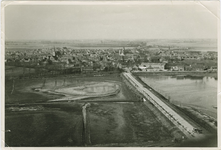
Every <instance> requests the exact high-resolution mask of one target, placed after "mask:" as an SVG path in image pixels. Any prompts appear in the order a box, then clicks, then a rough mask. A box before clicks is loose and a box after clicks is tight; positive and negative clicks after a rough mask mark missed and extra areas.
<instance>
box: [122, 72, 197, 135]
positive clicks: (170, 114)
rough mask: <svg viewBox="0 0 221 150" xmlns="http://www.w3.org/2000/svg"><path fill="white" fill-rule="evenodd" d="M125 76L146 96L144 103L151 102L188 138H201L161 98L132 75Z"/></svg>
mask: <svg viewBox="0 0 221 150" xmlns="http://www.w3.org/2000/svg"><path fill="white" fill-rule="evenodd" d="M123 76H124V77H125V78H126V79H127V80H128V81H129V82H130V83H131V84H132V85H133V86H134V87H136V89H137V90H138V91H139V92H140V93H141V94H142V95H143V96H144V101H145V100H148V101H149V102H151V103H152V104H153V105H154V106H155V107H156V108H157V109H158V110H159V111H160V112H162V113H163V114H164V115H165V116H166V117H167V118H168V119H169V120H170V121H171V122H172V123H173V124H174V125H175V126H176V127H178V128H179V129H180V130H181V131H182V132H183V133H184V134H185V135H186V137H187V138H193V137H196V136H199V134H197V133H196V132H195V131H194V129H195V128H194V127H193V126H192V125H191V124H190V123H189V122H187V121H186V120H185V119H184V118H183V117H181V116H180V115H179V114H178V113H177V112H175V111H174V110H173V109H171V108H170V107H169V106H168V105H167V104H165V103H164V102H163V101H162V100H161V99H160V98H158V97H157V96H155V95H154V94H153V93H152V92H151V91H150V90H148V89H147V88H145V87H144V86H143V85H142V84H141V83H140V82H138V81H137V80H136V79H135V78H134V77H133V76H132V74H131V73H123Z"/></svg>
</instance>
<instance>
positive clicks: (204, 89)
mask: <svg viewBox="0 0 221 150" xmlns="http://www.w3.org/2000/svg"><path fill="white" fill-rule="evenodd" d="M140 78H141V80H143V81H144V82H145V83H146V84H148V85H150V86H151V87H152V88H154V89H155V90H156V91H158V92H160V93H161V94H162V95H164V96H165V97H166V98H169V99H170V101H171V102H173V103H175V104H178V105H186V106H192V107H195V108H198V109H199V110H201V111H202V112H204V113H206V114H208V115H210V116H212V117H215V118H216V117H217V114H216V113H217V109H216V108H215V107H217V80H215V79H214V78H211V77H204V78H203V79H191V78H184V79H177V78H173V77H171V76H156V75H155V76H150V75H148V76H144V75H142V76H140Z"/></svg>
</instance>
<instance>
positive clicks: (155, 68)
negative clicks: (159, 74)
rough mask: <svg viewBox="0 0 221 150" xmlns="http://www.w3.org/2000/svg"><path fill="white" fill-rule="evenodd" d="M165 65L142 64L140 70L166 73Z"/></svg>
mask: <svg viewBox="0 0 221 150" xmlns="http://www.w3.org/2000/svg"><path fill="white" fill-rule="evenodd" d="M164 67H165V64H164V63H141V65H139V67H138V68H139V70H142V71H148V72H149V71H150V72H151V71H164V70H165V69H164Z"/></svg>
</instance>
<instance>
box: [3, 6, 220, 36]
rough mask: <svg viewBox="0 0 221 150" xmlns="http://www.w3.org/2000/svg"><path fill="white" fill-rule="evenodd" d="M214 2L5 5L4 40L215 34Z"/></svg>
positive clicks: (215, 10)
mask: <svg viewBox="0 0 221 150" xmlns="http://www.w3.org/2000/svg"><path fill="white" fill-rule="evenodd" d="M217 6H218V5H217V3H212V2H211V3H203V4H202V3H187V4H185V3H182V5H181V4H179V3H178V4H173V3H168V4H167V5H164V4H148V5H147V4H146V3H145V4H142V3H138V4H136V5H134V4H130V3H129V4H127V3H125V4H121V5H111V4H105V5H96V4H95V5H82V4H78V5H76V4H74V5H8V6H6V7H5V39H6V40H76V39H190V38H192V39H198V38H204V39H205V38H217V32H218V29H217V23H218V22H217V21H218V19H217V15H218V13H217V10H218V8H217Z"/></svg>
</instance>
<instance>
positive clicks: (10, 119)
mask: <svg viewBox="0 0 221 150" xmlns="http://www.w3.org/2000/svg"><path fill="white" fill-rule="evenodd" d="M14 82H15V83H14V86H15V89H14V91H13V93H11V90H12V81H11V80H7V81H6V113H5V114H6V124H5V127H6V130H7V131H10V132H6V137H5V138H6V140H5V141H6V144H7V145H9V146H80V147H81V146H92V147H93V146H172V145H174V144H176V143H174V137H175V136H174V134H173V130H171V129H173V128H174V125H172V124H165V120H164V119H163V117H156V113H153V111H154V110H153V109H150V108H149V107H147V106H146V105H145V104H144V103H142V102H140V99H139V97H138V96H137V95H136V94H135V93H134V92H133V91H132V90H131V89H129V88H128V87H127V86H126V84H125V83H124V82H122V80H121V78H120V76H119V74H112V75H108V76H103V77H87V78H84V77H82V78H79V77H78V78H76V77H69V78H68V77H62V76H61V77H60V78H58V77H57V78H47V79H32V80H31V79H27V80H15V81H14ZM106 82H107V83H109V84H107V85H108V86H110V85H111V86H112V87H115V88H119V92H118V93H115V94H114V95H110V96H104V97H99V96H98V97H94V98H89V99H85V100H78V101H69V102H65V101H60V102H50V101H49V100H52V99H57V98H64V97H65V95H61V93H59V94H58V93H48V92H39V91H36V90H35V88H40V89H50V90H55V89H60V88H64V89H65V88H70V87H75V88H77V87H78V88H79V87H81V86H83V85H87V84H88V83H93V84H88V85H87V86H89V85H102V86H103V87H102V88H101V89H102V90H104V91H106V92H108V89H109V88H108V87H106V88H105V85H106V84H104V83H106ZM99 83H102V84H99ZM113 83H114V84H113ZM115 84H116V85H117V86H116V85H115ZM99 88H100V87H99ZM99 88H98V89H97V88H95V89H93V88H92V89H91V87H90V86H89V89H88V88H86V90H85V91H86V92H89V93H90V92H91V91H92V93H93V92H95V93H96V90H101V89H99ZM80 89H81V88H80ZM83 89H85V88H83ZM78 90H79V89H78ZM112 90H113V89H112V88H110V91H112ZM85 91H84V90H81V92H85ZM69 93H70V91H69ZM98 93H99V92H98ZM63 94H64V93H63ZM75 94H76V93H75ZM78 94H79V93H78ZM85 103H90V106H89V107H88V108H87V119H88V120H87V121H88V125H87V127H89V131H90V141H91V144H89V145H85V139H84V138H85V135H84V130H85V128H84V126H83V121H82V120H83V117H82V106H83V104H85ZM38 106H39V107H38ZM155 111H156V110H155ZM24 120H27V121H24ZM19 136H21V137H22V138H20V139H19V138H18V137H19ZM30 137H32V138H30ZM60 139H62V140H60Z"/></svg>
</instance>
